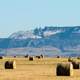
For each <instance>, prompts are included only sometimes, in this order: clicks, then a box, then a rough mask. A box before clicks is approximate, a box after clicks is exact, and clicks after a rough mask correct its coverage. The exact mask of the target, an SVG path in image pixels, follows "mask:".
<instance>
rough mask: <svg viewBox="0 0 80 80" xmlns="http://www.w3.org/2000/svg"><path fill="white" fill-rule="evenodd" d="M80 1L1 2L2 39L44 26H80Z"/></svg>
mask: <svg viewBox="0 0 80 80" xmlns="http://www.w3.org/2000/svg"><path fill="white" fill-rule="evenodd" d="M79 8H80V0H0V37H8V36H9V35H10V34H12V33H13V32H16V31H23V30H24V31H25V30H30V29H34V28H36V27H44V26H79V25H80V9H79Z"/></svg>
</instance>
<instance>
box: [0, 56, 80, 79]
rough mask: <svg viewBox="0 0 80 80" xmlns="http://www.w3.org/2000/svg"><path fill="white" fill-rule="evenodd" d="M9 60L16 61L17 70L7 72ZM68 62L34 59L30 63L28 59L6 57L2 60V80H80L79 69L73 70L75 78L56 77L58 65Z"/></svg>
mask: <svg viewBox="0 0 80 80" xmlns="http://www.w3.org/2000/svg"><path fill="white" fill-rule="evenodd" d="M7 60H10V61H13V60H15V62H16V69H12V70H6V69H5V68H4V63H5V61H7ZM67 61H68V59H67V58H43V59H40V60H39V59H36V58H34V60H33V61H29V60H28V58H12V57H4V58H3V59H0V80H80V74H79V73H80V70H79V69H77V70H73V76H67V77H66V76H56V65H57V63H62V62H65V63H66V62H67ZM78 61H79V60H78Z"/></svg>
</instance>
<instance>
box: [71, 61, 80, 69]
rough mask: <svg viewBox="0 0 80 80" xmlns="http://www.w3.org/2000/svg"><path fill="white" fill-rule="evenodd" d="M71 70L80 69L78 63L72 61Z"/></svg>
mask: <svg viewBox="0 0 80 80" xmlns="http://www.w3.org/2000/svg"><path fill="white" fill-rule="evenodd" d="M72 64H73V69H80V62H76V61H73V62H72Z"/></svg>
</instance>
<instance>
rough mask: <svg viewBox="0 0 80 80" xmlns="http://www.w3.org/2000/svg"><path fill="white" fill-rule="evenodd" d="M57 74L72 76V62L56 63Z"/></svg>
mask: <svg viewBox="0 0 80 80" xmlns="http://www.w3.org/2000/svg"><path fill="white" fill-rule="evenodd" d="M56 75H57V76H72V75H73V65H72V63H58V64H57V68H56Z"/></svg>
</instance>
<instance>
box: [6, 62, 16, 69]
mask: <svg viewBox="0 0 80 80" xmlns="http://www.w3.org/2000/svg"><path fill="white" fill-rule="evenodd" d="M15 68H16V63H15V61H6V62H5V69H15Z"/></svg>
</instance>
